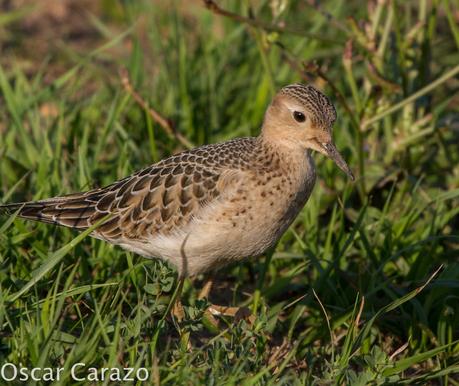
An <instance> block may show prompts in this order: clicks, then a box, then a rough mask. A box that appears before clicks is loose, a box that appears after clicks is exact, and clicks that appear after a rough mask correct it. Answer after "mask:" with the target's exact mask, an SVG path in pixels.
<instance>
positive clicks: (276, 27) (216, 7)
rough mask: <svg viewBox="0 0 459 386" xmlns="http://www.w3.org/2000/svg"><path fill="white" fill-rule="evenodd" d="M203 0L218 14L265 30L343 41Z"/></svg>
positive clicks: (206, 5) (329, 40)
mask: <svg viewBox="0 0 459 386" xmlns="http://www.w3.org/2000/svg"><path fill="white" fill-rule="evenodd" d="M202 1H203V3H204V6H205V7H206V8H207V9H209V10H210V11H212V12H213V13H214V14H216V15H220V16H225V17H227V18H229V19H232V20H235V21H237V22H240V23H245V24H248V25H250V26H252V27H256V28H261V29H263V30H265V31H270V32H279V33H288V34H292V35H298V36H302V37H308V38H311V39H315V40H319V41H322V42H328V43H338V44H342V43H343V42H342V41H338V40H336V39H331V38H326V37H323V36H321V35H318V34H313V33H310V32H307V31H303V30H297V29H292V28H285V27H281V26H279V25H275V24H270V23H266V22H264V21H261V20H258V19H253V18H250V17H245V16H242V15H238V14H237V13H234V12H230V11H227V10H226V9H223V8H221V7H220V6H219V5H218V4H217V3H215V1H214V0H202Z"/></svg>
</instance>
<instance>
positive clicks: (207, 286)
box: [198, 274, 214, 299]
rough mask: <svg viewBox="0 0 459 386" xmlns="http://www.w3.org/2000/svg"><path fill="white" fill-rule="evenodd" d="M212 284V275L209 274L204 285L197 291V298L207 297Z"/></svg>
mask: <svg viewBox="0 0 459 386" xmlns="http://www.w3.org/2000/svg"><path fill="white" fill-rule="evenodd" d="M213 284H214V275H212V274H211V275H209V276H208V278H207V281H206V282H205V284H204V286H203V287H202V289H201V291H200V292H199V295H198V299H205V298H207V299H208V298H209V293H210V290H211V289H212V285H213Z"/></svg>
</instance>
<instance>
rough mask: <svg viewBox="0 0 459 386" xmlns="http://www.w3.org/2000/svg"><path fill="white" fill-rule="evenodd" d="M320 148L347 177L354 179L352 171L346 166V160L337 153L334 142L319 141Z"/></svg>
mask: <svg viewBox="0 0 459 386" xmlns="http://www.w3.org/2000/svg"><path fill="white" fill-rule="evenodd" d="M321 145H322V148H323V150H324V153H325V155H326V156H327V157H329V158H330V159H332V160H333V161H334V162H335V163H336V165H338V167H339V168H340V169H341V170H342V171H343V172H344V173H346V174H347V175H348V176H349V178H350V179H351V180H352V181H354V180H355V177H354V173H352V170H351V168H350V167H349V166H348V164H347V163H346V161H345V160H344V159H343V157H342V156H341V154H340V153H339V151H338V149H337V148H336V146H335V144H334V143H333V142H325V143H321Z"/></svg>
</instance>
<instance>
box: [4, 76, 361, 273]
mask: <svg viewBox="0 0 459 386" xmlns="http://www.w3.org/2000/svg"><path fill="white" fill-rule="evenodd" d="M335 119H336V111H335V108H334V106H333V104H332V103H331V102H330V100H329V99H328V98H327V97H326V96H325V95H324V94H323V93H322V92H320V91H319V90H317V89H316V88H314V87H312V86H309V85H308V86H305V85H301V84H293V85H289V86H286V87H284V88H282V89H281V90H280V91H279V93H278V94H277V95H276V96H275V97H274V99H273V101H272V103H271V104H270V105H269V107H268V109H267V111H266V114H265V117H264V121H263V125H262V129H261V133H260V135H259V136H258V137H249V138H238V139H233V140H231V141H228V142H224V143H219V144H212V145H206V146H201V147H198V148H195V149H193V150H190V151H185V152H182V153H180V154H178V155H174V156H171V157H169V158H166V159H164V160H162V161H160V162H158V163H156V164H154V165H151V166H148V167H147V168H145V169H143V170H141V171H139V172H137V173H134V174H133V175H131V176H129V177H126V178H124V179H122V180H120V181H118V182H115V183H113V184H111V185H109V186H107V187H104V188H98V189H93V190H90V191H87V192H84V193H77V194H71V195H68V196H63V197H55V198H50V199H46V200H40V201H35V202H25V203H16V204H8V205H4V206H1V207H0V209H2V210H3V212H7V213H10V214H11V213H13V212H16V211H18V216H19V217H22V218H25V219H31V220H38V221H42V222H46V223H51V224H57V225H63V226H67V227H71V228H75V229H78V230H84V229H87V228H88V227H90V226H92V225H93V224H95V223H96V222H97V221H100V220H101V219H103V218H104V217H106V216H109V219H108V220H106V221H105V222H104V223H102V225H100V226H99V227H98V228H97V229H96V230H94V231H93V232H92V234H91V235H92V236H93V237H97V238H99V239H102V240H105V241H107V242H109V243H112V244H116V245H119V246H121V247H123V248H125V249H127V250H129V251H133V252H135V253H138V254H139V255H142V256H145V257H156V258H161V259H164V260H166V261H168V262H170V263H172V264H173V265H174V266H175V267H176V268H177V270H178V273H179V275H180V276H181V277H186V276H194V275H197V274H200V273H204V272H207V271H213V270H215V269H218V268H219V267H222V266H224V265H226V264H228V263H232V262H235V261H239V260H241V259H243V258H246V257H249V256H257V255H260V254H262V253H263V252H264V251H266V250H267V249H268V248H270V247H272V246H273V245H274V244H275V243H276V242H277V241H278V239H279V238H280V237H281V235H282V234H283V233H284V232H285V230H286V229H287V227H288V226H289V225H290V224H291V223H292V221H293V220H294V219H295V217H296V216H297V215H298V213H299V212H300V210H301V209H302V208H303V206H304V205H305V203H306V201H307V200H308V198H309V196H310V195H311V191H312V189H313V187H314V183H315V180H316V170H315V166H314V161H313V158H312V156H311V151H312V150H315V151H318V152H320V153H322V154H325V155H326V156H328V157H330V158H331V159H333V160H334V161H335V163H336V164H337V165H338V166H339V167H340V168H341V169H342V170H343V171H344V172H345V173H346V174H347V175H348V176H349V177H350V178H351V179H353V178H354V177H353V175H352V172H351V170H350V169H349V167H348V165H347V164H346V162H345V161H344V160H343V158H342V157H341V155H340V153H339V152H338V151H337V149H336V147H335V145H334V143H333V140H332V126H333V123H334V122H335Z"/></svg>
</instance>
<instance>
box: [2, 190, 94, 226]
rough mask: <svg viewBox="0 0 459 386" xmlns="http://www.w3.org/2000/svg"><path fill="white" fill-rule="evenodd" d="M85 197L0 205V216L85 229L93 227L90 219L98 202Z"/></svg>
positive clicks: (66, 197)
mask: <svg viewBox="0 0 459 386" xmlns="http://www.w3.org/2000/svg"><path fill="white" fill-rule="evenodd" d="M88 198H89V197H88V196H85V195H79V196H78V195H72V196H65V197H55V198H50V199H47V200H41V201H29V202H21V203H14V204H6V205H0V214H1V213H3V214H7V215H12V214H14V213H15V212H18V217H21V218H24V219H28V220H35V221H40V222H44V223H48V224H56V225H62V226H66V227H70V228H77V229H85V228H88V227H89V226H91V224H90V221H89V218H90V217H91V216H92V215H94V213H95V212H96V208H95V205H96V202H97V201H96V200H94V199H92V200H91V199H88Z"/></svg>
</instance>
